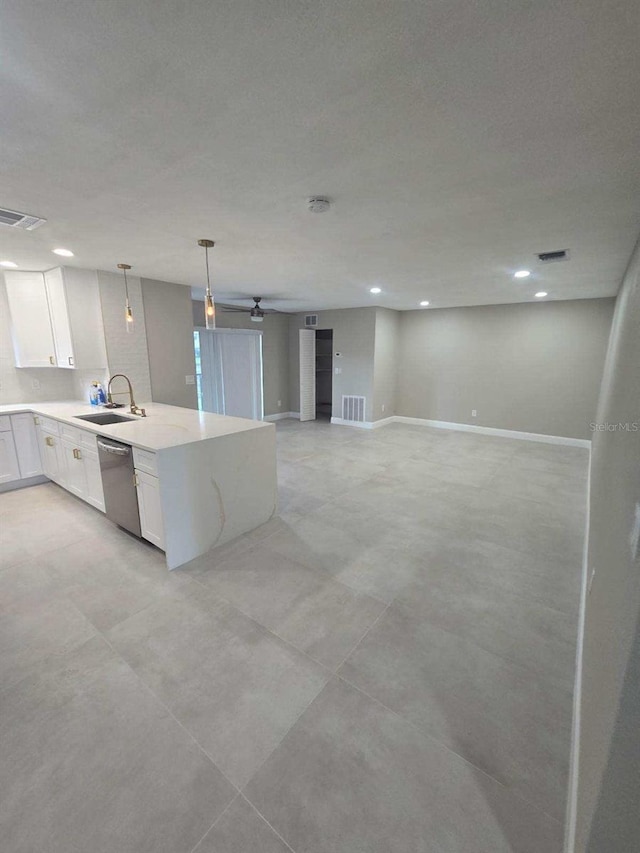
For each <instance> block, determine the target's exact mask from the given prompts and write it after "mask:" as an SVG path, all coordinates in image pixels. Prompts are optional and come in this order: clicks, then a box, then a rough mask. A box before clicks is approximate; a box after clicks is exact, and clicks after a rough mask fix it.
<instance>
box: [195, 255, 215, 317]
mask: <svg viewBox="0 0 640 853" xmlns="http://www.w3.org/2000/svg"><path fill="white" fill-rule="evenodd" d="M198 246H202V248H203V249H204V259H205V264H206V268H207V289H206V291H205V294H204V325H205V327H206V328H207V329H215V327H216V304H215V302H214V301H213V294H212V293H211V281H210V279H209V249H213V247H214V246H215V243H214V242H213V240H204V239H203V240H198Z"/></svg>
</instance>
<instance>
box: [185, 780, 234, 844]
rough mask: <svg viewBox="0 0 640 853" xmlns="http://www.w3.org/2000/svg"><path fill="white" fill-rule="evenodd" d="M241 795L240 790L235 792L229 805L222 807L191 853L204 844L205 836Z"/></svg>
mask: <svg viewBox="0 0 640 853" xmlns="http://www.w3.org/2000/svg"><path fill="white" fill-rule="evenodd" d="M241 796H242V794H241V793H240V791H238V792H237V793H236V794H234V796H233V798H232V800H231V802H230V803H228V804H227V805H226V806H225V807H224V808H223V809H222V811H221V812H220V814H219V815H218V817H217V818H216V819H215V820H214V822H213V823H212V824H211V826H210V827H209V829H208V830H207V831H206V832H205V834H204V835H203V836H202V838H200V839H199V840H198V841H197V842H196V844H195V845H194V846H193V847H192V848H191V850H190V851H189V853H195V851H196V850H197V849H198V847H199V846H200V845H201V844H202V842H203V841H204V840H205V838H206V837H207V835H209V833H210V832H211V830H212V829H213V827H214V826H215V825H216V824H217V823H218V821H219V820H220V819H221V818H222V816H223V815H224V814H226V813H227V812H228V811H229V809H230V808H231V806H232V805H233V804H234V803H235V801H236V800H237V799H238V797H241Z"/></svg>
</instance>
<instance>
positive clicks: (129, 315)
mask: <svg viewBox="0 0 640 853" xmlns="http://www.w3.org/2000/svg"><path fill="white" fill-rule="evenodd" d="M124 321H125V323H126V327H127V334H129V335H130V334H131V333H132V332H133V330H134V329H133V327H134V320H133V311H132V310H131V306H130V305H129V300H128V299H127V305H126V307H125V309H124Z"/></svg>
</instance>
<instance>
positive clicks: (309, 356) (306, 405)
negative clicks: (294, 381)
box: [300, 329, 316, 421]
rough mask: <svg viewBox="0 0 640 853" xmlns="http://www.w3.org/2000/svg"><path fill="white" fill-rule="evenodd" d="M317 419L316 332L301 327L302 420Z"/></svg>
mask: <svg viewBox="0 0 640 853" xmlns="http://www.w3.org/2000/svg"><path fill="white" fill-rule="evenodd" d="M315 419H316V332H315V329H300V420H301V421H315Z"/></svg>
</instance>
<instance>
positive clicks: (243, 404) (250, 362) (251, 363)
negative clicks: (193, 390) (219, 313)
mask: <svg viewBox="0 0 640 853" xmlns="http://www.w3.org/2000/svg"><path fill="white" fill-rule="evenodd" d="M198 331H199V333H200V360H201V371H202V374H201V388H202V408H203V409H204V411H206V412H215V413H216V414H219V415H231V416H233V417H236V418H251V419H253V420H262V419H263V417H264V394H263V382H262V332H254V331H253V330H251V329H213V330H208V329H199V330H198Z"/></svg>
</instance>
